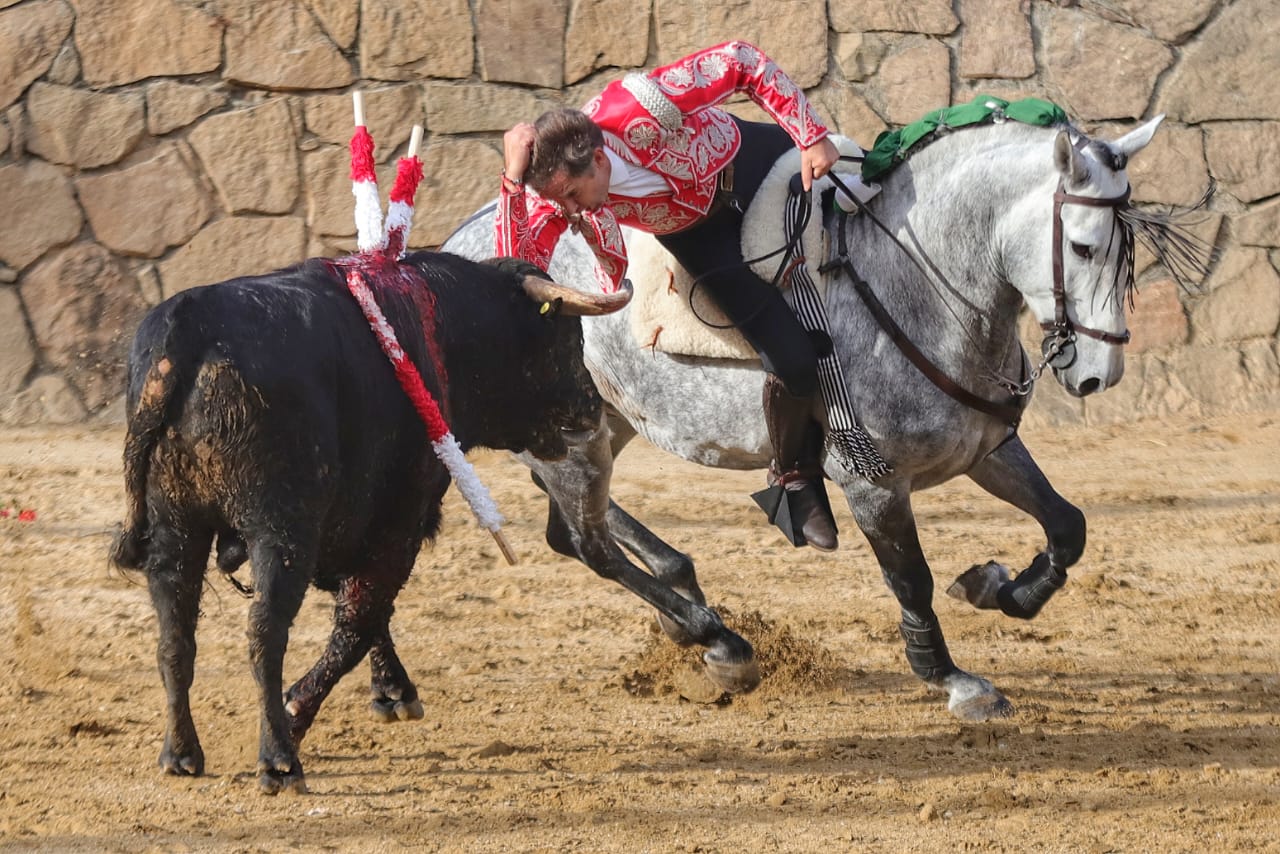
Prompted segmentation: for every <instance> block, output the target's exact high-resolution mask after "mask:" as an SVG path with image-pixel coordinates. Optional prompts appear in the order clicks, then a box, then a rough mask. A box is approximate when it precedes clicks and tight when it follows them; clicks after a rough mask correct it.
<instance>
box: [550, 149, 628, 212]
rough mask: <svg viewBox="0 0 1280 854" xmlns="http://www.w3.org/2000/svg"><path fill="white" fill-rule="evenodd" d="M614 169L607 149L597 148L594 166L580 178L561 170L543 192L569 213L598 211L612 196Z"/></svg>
mask: <svg viewBox="0 0 1280 854" xmlns="http://www.w3.org/2000/svg"><path fill="white" fill-rule="evenodd" d="M612 172H613V169H612V167H611V166H610V164H609V158H608V157H607V156H606V155H605V153H604V149H603V148H597V149H596V150H595V154H594V156H593V157H592V159H591V166H590V168H588V169H587V171H586V172H584V173H582V174H581V175H579V176H577V177H576V178H571V177H569V173H568V171H566V170H564V169H561V170H559V171H557V172H556V173H555V175H553V176H552V177H551V180H550V181H548V182H547V185H546V186H545V187H543V188H542V189H541V190H540V191H539V192H540V193H541V194H542V196H543V197H544V198H548V199H551V200H552V201H554V202H558V203H559V204H560V206H561V207H563V208H564V212H565V213H566V214H568V215H569V216H573V215H574V214H578V213H581V212H582V211H594V210H598V209H599V208H600V207H601V206H603V205H604V203H605V201H606V200H607V199H608V198H609V178H610V176H611V175H612Z"/></svg>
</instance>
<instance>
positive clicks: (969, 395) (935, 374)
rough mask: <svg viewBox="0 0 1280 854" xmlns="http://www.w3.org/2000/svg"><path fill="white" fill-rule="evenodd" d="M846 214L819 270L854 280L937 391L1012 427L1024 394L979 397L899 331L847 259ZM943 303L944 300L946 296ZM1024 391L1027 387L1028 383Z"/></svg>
mask: <svg viewBox="0 0 1280 854" xmlns="http://www.w3.org/2000/svg"><path fill="white" fill-rule="evenodd" d="M828 175H829V177H830V178H831V180H832V183H834V184H835V185H836V188H837V189H839V190H840V191H842V192H843V193H844V194H845V196H847V197H848V198H850V199H852V200H853V201H854V203H855V204H856V205H857V206H858V210H859V211H860V212H861V213H862V215H863V216H867V217H869V218H870V219H871V221H872V222H873V223H874V224H875V226H876V227H877V228H879V229H880V230H881V231H882V232H884V234H885V235H886V236H887V237H888V238H889V239H890V240H892V241H893V242H894V243H895V244H897V246H898V247H899V248H900V249H901V250H902V251H903V252H904V253H905V254H906V256H907V257H908V258H910V259H911V261H912V263H913V264H915V265H916V267H918V268H919V269H920V272H921V273H924V274H925V278H926V279H929V276H928V273H927V272H926V271H925V269H924V267H923V265H922V264H921V263H920V262H919V261H918V260H917V259H916V257H915V255H913V254H912V253H911V252H909V251H908V250H907V247H906V246H904V245H903V243H902V241H900V240H898V238H897V236H896V235H894V234H893V233H892V232H891V231H890V230H889V227H888V226H886V225H885V224H884V223H883V222H882V221H881V220H880V218H879V217H877V216H876V215H875V214H873V213H872V212H871V210H870V209H869V208H868V207H867V205H866V204H864V203H863V202H862V201H861V200H859V199H858V197H857V196H856V195H854V194H853V193H852V192H851V191H850V190H849V188H848V187H847V186H845V183H844V182H843V181H841V180H840V178H839V177H837V176H836V174H835V173H834V172H831V173H828ZM848 218H849V214H848V213H846V212H845V211H844V210H841V211H840V223H839V226H838V228H837V229H836V234H837V239H836V249H837V256H836V258H834V259H833V260H831V261H828V262H827V263H825V264H823V265H822V266H821V267H819V268H818V272H820V273H825V272H827V271H829V270H831V269H834V268H836V267H839V268H840V269H842V270H844V273H845V275H846V276H848V277H849V281H850V282H852V283H853V288H854V291H855V292H856V293H857V294H858V296H859V297H861V298H862V301H863V303H864V304H865V305H866V306H867V310H868V311H870V312H871V316H872V317H873V318H875V321H876V323H878V324H879V325H880V328H881V329H882V330H883V331H884V333H885V334H886V335H888V336H889V340H890V341H892V342H893V343H894V346H896V347H897V348H898V350H899V351H900V352H901V353H902V355H903V356H905V357H906V358H907V361H909V362H911V364H913V365H915V366H916V369H917V370H919V371H920V373H922V374H924V376H925V377H926V378H928V380H929V381H930V382H932V383H933V384H934V385H935V386H937V387H938V389H939V390H940V391H942V392H943V393H945V394H946V395H947V396H948V397H950V398H951V399H953V400H955V401H957V402H958V403H961V404H963V405H965V406H967V407H969V408H970V409H975V410H977V411H978V412H982V413H985V414H987V415H990V416H992V417H993V418H997V419H999V420H1000V421H1003V422H1004V423H1006V424H1008V425H1009V426H1011V427H1017V425H1018V423H1019V422H1020V421H1021V420H1022V409H1023V405H1024V404H1023V401H1021V400H1018V397H1021V396H1025V395H1016V393H1014V394H1015V398H1014V399H1013V400H1010V401H1007V402H1001V401H993V400H987V399H986V398H985V397H981V396H979V395H977V394H975V393H973V392H971V391H969V390H968V389H967V388H965V387H964V386H962V385H960V383H958V382H956V381H955V380H953V379H951V377H949V376H948V375H947V374H946V373H945V372H943V370H942V369H941V368H939V367H938V366H937V365H935V364H934V363H933V362H932V361H931V360H930V359H929V357H928V356H926V355H925V354H924V352H923V351H922V350H921V349H920V348H919V347H917V346H916V345H915V342H913V341H912V340H911V339H910V338H909V337H908V336H907V334H906V333H905V332H903V331H902V327H901V326H899V325H898V323H897V321H895V320H894V319H893V317H892V316H891V315H890V314H889V311H888V309H886V308H885V307H884V303H882V302H881V301H880V298H879V297H877V296H876V294H875V291H873V290H872V289H871V286H870V285H869V284H867V281H866V280H865V279H863V278H862V277H861V276H859V275H858V272H857V271H856V270H855V269H854V268H853V262H852V261H850V260H849V240H848V235H847V234H846V229H845V225H846V222H847V220H848ZM930 281H932V280H930ZM944 304H946V303H945V300H944ZM961 326H962V327H963V324H961ZM966 332H967V330H966ZM1024 371H1025V366H1024ZM1027 391H1028V392H1029V391H1030V388H1029V387H1028V389H1027Z"/></svg>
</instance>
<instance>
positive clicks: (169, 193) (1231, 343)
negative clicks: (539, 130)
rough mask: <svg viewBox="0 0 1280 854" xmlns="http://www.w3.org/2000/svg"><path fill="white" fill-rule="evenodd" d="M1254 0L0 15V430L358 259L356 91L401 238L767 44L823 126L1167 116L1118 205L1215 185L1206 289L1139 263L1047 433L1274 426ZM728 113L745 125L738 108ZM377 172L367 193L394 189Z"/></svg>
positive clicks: (388, 3) (1271, 239)
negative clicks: (531, 154) (409, 173)
mask: <svg viewBox="0 0 1280 854" xmlns="http://www.w3.org/2000/svg"><path fill="white" fill-rule="evenodd" d="M1274 12H1275V10H1274V5H1273V3H1272V2H1271V0H1054V2H1039V1H1038V2H1031V0H915V1H914V2H911V3H904V2H901V0H733V2H708V0H679V2H676V0H431V2H423V0H0V330H3V334H0V423H4V424H26V423H37V422H74V421H79V420H84V419H93V420H118V419H119V418H121V416H122V413H123V407H122V405H121V403H120V397H121V389H122V381H123V360H124V350H125V347H126V342H127V340H128V337H129V335H130V334H131V332H132V330H133V328H134V327H135V326H136V324H137V322H138V320H139V319H140V317H141V315H142V313H143V312H144V311H145V310H146V308H147V307H148V306H149V305H153V304H155V303H156V302H158V301H159V300H160V299H162V298H163V297H165V296H167V295H170V294H173V293H175V292H177V291H180V290H182V289H183V288H187V287H191V286H193V285H197V284H203V283H207V282H212V281H217V280H220V279H224V278H227V277H230V276H234V275H238V274H244V273H253V272H263V271H266V270H270V269H273V268H274V267H276V266H280V265H284V264H287V263H291V262H294V261H297V260H299V259H301V258H303V257H306V256H308V255H319V254H335V253H340V252H343V251H347V250H349V249H351V248H352V247H353V243H354V240H353V234H354V226H353V223H352V217H351V211H352V197H351V195H350V183H349V179H348V177H347V165H348V154H347V151H346V142H347V140H348V139H349V137H350V132H351V101H350V91H351V90H352V89H354V88H360V89H361V90H363V91H364V92H365V93H366V109H367V113H368V116H369V122H370V129H371V131H372V133H373V135H374V139H375V140H376V141H377V143H378V145H379V149H378V156H379V159H380V160H381V161H382V162H384V163H387V164H390V163H392V162H393V161H394V159H395V158H396V157H398V156H400V155H401V154H402V153H403V152H404V148H405V144H406V140H407V137H408V134H409V130H410V127H411V126H412V125H413V124H414V123H415V122H418V123H422V124H424V125H425V126H426V129H427V136H426V143H425V152H424V154H423V157H424V160H425V164H426V179H425V181H424V182H423V185H422V189H421V191H420V194H419V197H418V211H419V213H418V218H417V222H416V223H415V232H414V236H413V242H414V244H415V245H418V246H431V245H435V244H438V243H439V242H440V241H441V240H442V239H443V238H444V237H445V236H446V235H447V234H448V233H449V232H450V231H451V230H452V228H453V227H454V226H455V225H456V224H457V223H458V222H460V221H461V220H462V219H463V218H464V216H465V215H466V214H467V213H468V212H470V211H471V210H473V209H474V208H475V207H476V206H478V205H479V204H480V203H481V202H483V201H484V200H485V199H487V198H489V197H490V196H491V195H492V194H493V193H494V192H495V190H496V181H497V173H498V170H499V168H500V165H501V155H500V151H501V140H500V137H501V132H502V131H503V130H504V129H505V128H507V127H508V126H509V125H511V124H512V123H514V122H515V121H517V120H521V119H531V118H532V117H534V116H536V115H537V114H538V113H539V112H541V111H542V110H543V109H545V108H547V107H549V106H552V105H557V104H568V105H578V104H581V103H582V102H583V101H585V100H586V98H587V97H589V96H590V95H591V94H593V93H594V92H595V91H596V90H597V89H598V88H599V87H600V86H601V85H603V83H604V82H606V81H607V80H609V79H612V78H613V77H614V76H616V75H619V74H621V73H623V72H624V71H626V70H628V69H631V68H636V67H643V66H651V65H653V64H656V63H658V62H662V61H667V60H671V59H674V58H676V57H678V56H680V55H683V54H684V53H686V52H688V51H690V50H692V49H694V48H697V47H701V46H705V45H709V44H713V43H715V42H718V41H722V40H725V39H728V38H743V39H747V40H750V41H753V42H756V43H757V44H759V45H761V46H762V47H763V48H764V49H765V50H766V51H767V52H768V53H770V54H771V55H772V56H773V57H774V58H776V59H777V60H778V61H779V63H780V64H781V65H782V66H783V67H784V68H786V69H788V70H789V71H790V73H791V74H792V75H793V76H794V77H795V79H796V80H797V81H798V82H799V83H800V84H801V85H803V86H804V87H805V88H806V89H807V90H808V91H809V93H810V95H811V96H812V98H813V99H814V101H815V102H816V104H817V105H818V106H819V108H820V110H821V112H822V113H823V115H824V116H826V117H827V118H828V120H829V121H830V122H831V123H832V124H833V125H834V126H835V127H836V128H837V129H838V130H840V131H841V132H843V133H845V134H847V135H849V136H852V137H854V138H855V139H857V140H859V141H860V142H862V143H863V144H864V145H869V144H870V143H871V142H872V141H874V139H875V136H876V134H877V133H878V132H880V131H881V130H884V129H885V128H887V127H891V126H896V125H899V124H903V123H906V122H909V121H911V120H913V119H915V118H917V117H919V116H920V115H921V114H922V113H924V112H926V111H927V110H930V109H932V108H935V107H938V106H941V105H944V104H946V103H948V102H952V101H957V102H958V101H965V100H968V99H970V98H971V97H972V96H973V95H974V94H976V93H978V92H989V93H992V94H996V95H1001V96H1006V97H1009V96H1023V95H1031V94H1034V95H1038V96H1042V97H1047V98H1049V99H1050V100H1053V101H1055V102H1057V103H1059V104H1060V105H1062V106H1063V107H1064V108H1066V109H1067V111H1068V112H1069V113H1070V114H1071V115H1072V116H1074V117H1075V118H1076V119H1077V120H1078V121H1079V123H1080V124H1081V125H1082V126H1083V127H1084V128H1085V129H1086V130H1090V131H1095V130H1096V131H1101V132H1104V133H1105V134H1108V135H1112V134H1118V133H1120V132H1121V131H1123V130H1125V129H1127V128H1129V127H1132V126H1134V124H1135V123H1136V121H1137V120H1138V119H1140V118H1143V117H1150V116H1152V115H1154V114H1156V113H1162V112H1163V113H1167V114H1168V119H1167V120H1166V122H1165V124H1164V126H1163V128H1162V129H1161V131H1160V133H1159V134H1158V135H1157V136H1156V139H1155V141H1154V142H1153V144H1152V146H1151V147H1150V148H1149V149H1148V150H1147V151H1146V152H1144V153H1143V155H1142V156H1141V157H1140V158H1139V159H1138V160H1137V161H1135V163H1134V164H1133V165H1132V177H1133V181H1134V189H1135V197H1136V198H1137V199H1138V200H1139V201H1143V202H1158V203H1173V204H1187V203H1190V202H1193V201H1194V200H1195V199H1197V198H1198V197H1199V196H1200V194H1201V193H1202V191H1203V190H1204V189H1205V187H1206V186H1207V185H1208V183H1209V181H1210V180H1211V179H1212V180H1216V182H1217V184H1218V187H1219V192H1218V195H1217V197H1216V199H1215V201H1214V202H1213V206H1212V215H1211V216H1210V217H1209V219H1208V220H1207V221H1206V222H1205V224H1204V226H1203V229H1202V231H1203V235H1204V236H1205V237H1206V238H1207V239H1210V240H1213V241H1216V242H1217V244H1218V246H1219V247H1220V249H1221V251H1222V258H1221V261H1220V263H1219V264H1218V266H1217V269H1216V270H1215V272H1214V274H1213V276H1212V277H1211V278H1210V280H1209V281H1208V282H1207V283H1206V285H1205V287H1204V288H1203V290H1202V291H1201V292H1199V293H1194V294H1192V293H1183V292H1181V291H1180V290H1179V289H1178V288H1177V287H1176V286H1175V285H1174V284H1173V283H1172V282H1171V281H1169V279H1168V277H1167V276H1165V275H1164V274H1163V273H1162V271H1160V270H1159V269H1158V268H1155V267H1151V266H1150V261H1149V259H1147V260H1146V261H1145V262H1144V263H1143V265H1142V266H1143V267H1144V269H1143V272H1142V278H1141V283H1142V288H1141V294H1140V297H1139V299H1138V305H1137V309H1136V311H1135V313H1134V315H1133V318H1132V327H1133V343H1132V345H1131V346H1130V348H1129V363H1128V375H1127V376H1126V378H1125V380H1124V382H1123V383H1122V384H1121V385H1120V386H1119V387H1118V388H1117V389H1116V390H1114V391H1111V392H1108V393H1107V394H1105V395H1101V396H1098V397H1096V398H1091V399H1089V400H1087V401H1083V402H1082V401H1074V400H1071V399H1069V398H1067V397H1066V396H1065V395H1063V394H1062V393H1061V392H1059V391H1057V389H1056V386H1055V385H1054V384H1053V383H1048V382H1046V383H1041V388H1040V390H1039V393H1038V397H1037V405H1036V407H1035V408H1034V409H1035V412H1036V413H1037V417H1043V418H1047V419H1051V420H1067V421H1080V420H1085V419H1087V420H1088V421H1090V422H1095V423H1104V422H1108V421H1114V420H1119V419H1127V418H1131V417H1134V416H1138V415H1158V414H1161V413H1166V412H1204V413H1209V412H1220V411H1230V410H1238V409H1242V408H1251V407H1259V406H1271V405H1275V404H1277V403H1280V368H1278V366H1277V365H1278V363H1277V337H1276V336H1277V327H1278V326H1280V276H1278V275H1277V265H1278V264H1280V251H1278V249H1277V247H1280V200H1278V196H1280V168H1277V167H1278V166H1280V85H1277V81H1280V51H1277V50H1276V45H1277V44H1280V16H1277V15H1275V13H1274ZM733 109H734V110H735V111H737V112H740V113H742V114H744V115H747V116H754V117H759V114H758V113H757V112H755V108H754V107H753V106H752V105H750V104H749V103H745V104H739V105H735V106H734V107H733ZM389 171H390V168H389V167H388V170H387V171H386V172H384V184H389V174H388V173H389Z"/></svg>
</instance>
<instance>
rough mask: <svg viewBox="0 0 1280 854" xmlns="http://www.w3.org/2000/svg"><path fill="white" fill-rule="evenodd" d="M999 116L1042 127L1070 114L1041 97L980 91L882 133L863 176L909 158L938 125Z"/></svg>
mask: <svg viewBox="0 0 1280 854" xmlns="http://www.w3.org/2000/svg"><path fill="white" fill-rule="evenodd" d="M997 118H1004V119H1012V120H1013V121H1015V122H1022V123H1023V124H1029V125H1039V126H1041V127H1052V126H1053V125H1059V124H1066V123H1067V114H1066V113H1065V112H1063V110H1062V108H1061V107H1059V106H1057V105H1056V104H1052V103H1050V102H1048V101H1044V100H1041V99H1040V98H1023V99H1022V100H1020V101H1006V100H1004V99H1003V98H997V97H995V96H993V95H979V96H978V97H976V98H974V99H973V100H972V101H970V102H969V103H967V104H957V105H955V106H954V107H943V108H942V109H940V110H934V111H933V112H931V113H929V114H928V115H926V116H925V117H924V118H922V119H919V120H917V121H914V122H912V123H911V124H909V125H907V126H906V127H903V128H899V129H898V130H893V131H885V132H884V133H882V134H880V135H879V136H878V137H876V144H875V145H874V146H872V148H871V150H870V151H868V152H867V153H866V157H865V159H864V160H863V161H862V180H863V181H874V180H876V179H877V178H879V177H881V176H882V175H884V174H885V173H886V172H888V171H889V170H890V169H892V168H893V167H895V166H897V165H898V164H899V163H901V162H902V161H903V160H906V159H907V155H908V154H909V153H910V152H911V149H912V147H914V146H915V145H916V144H917V143H919V142H920V141H921V140H922V139H924V138H925V137H927V136H929V135H930V134H932V133H933V132H934V131H936V130H938V128H942V127H947V128H962V127H967V126H969V125H976V124H986V123H987V122H991V121H995V120H996V119H997Z"/></svg>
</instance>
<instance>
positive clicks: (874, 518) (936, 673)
mask: <svg viewBox="0 0 1280 854" xmlns="http://www.w3.org/2000/svg"><path fill="white" fill-rule="evenodd" d="M847 494H848V495H849V507H850V508H851V509H852V510H853V514H854V517H855V518H856V519H857V522H858V526H859V527H860V528H861V529H862V532H863V533H864V534H865V535H866V537H867V541H868V542H869V543H870V544H871V548H872V550H874V551H875V554H876V558H877V559H878V560H879V562H880V570H881V572H882V573H883V574H884V580H885V583H886V584H888V585H889V589H890V590H891V591H892V592H893V595H894V597H895V598H897V600H898V606H899V608H901V611H902V623H901V625H900V626H899V631H900V632H901V633H902V639H903V640H904V641H905V642H906V651H907V662H908V663H909V664H910V665H911V670H912V672H914V673H915V674H916V676H918V677H920V679H921V680H923V681H924V683H925V684H926V685H928V686H929V687H931V688H936V689H938V690H942V691H946V692H947V695H948V703H947V708H948V709H950V710H951V713H952V714H954V715H956V716H957V717H960V718H964V719H965V720H973V721H981V720H989V719H991V718H998V717H1006V716H1008V715H1011V714H1013V707H1012V706H1011V705H1010V703H1009V701H1008V700H1007V699H1005V697H1004V695H1003V694H1001V693H1000V692H999V691H998V690H996V687H995V686H994V685H992V684H991V683H990V682H989V681H987V680H986V679H983V678H982V677H981V676H975V675H974V674H972V673H966V672H965V671H963V670H961V669H960V668H958V667H956V665H955V662H953V661H952V660H951V653H950V652H949V651H948V650H947V643H946V640H945V639H944V638H943V636H942V626H941V624H940V623H939V622H938V615H937V614H935V613H934V611H933V575H932V573H931V571H930V569H929V564H928V562H927V561H926V560H925V557H924V552H923V551H922V550H921V548H920V539H919V536H918V534H917V531H916V523H915V517H914V514H913V513H912V511H911V499H910V494H909V493H908V491H907V487H906V485H905V484H903V485H900V486H899V487H898V489H897V491H896V492H891V491H889V490H886V489H880V488H877V487H873V486H870V485H869V484H865V483H860V484H859V486H858V492H857V498H856V499H855V497H854V493H853V492H848V493H847Z"/></svg>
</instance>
